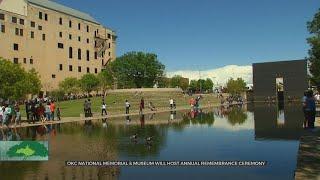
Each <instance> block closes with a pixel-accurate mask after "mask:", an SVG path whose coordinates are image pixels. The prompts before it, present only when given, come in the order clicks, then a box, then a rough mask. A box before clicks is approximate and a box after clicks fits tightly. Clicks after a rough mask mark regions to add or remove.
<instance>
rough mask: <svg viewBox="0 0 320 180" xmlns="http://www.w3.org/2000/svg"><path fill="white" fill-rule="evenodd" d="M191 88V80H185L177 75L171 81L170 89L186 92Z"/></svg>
mask: <svg viewBox="0 0 320 180" xmlns="http://www.w3.org/2000/svg"><path fill="white" fill-rule="evenodd" d="M188 86H189V79H187V78H184V77H182V76H180V75H175V76H173V77H172V78H171V80H170V87H173V88H175V87H179V88H181V89H183V90H186V89H187V88H188Z"/></svg>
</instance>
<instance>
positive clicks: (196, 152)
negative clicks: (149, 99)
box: [0, 104, 303, 180]
mask: <svg viewBox="0 0 320 180" xmlns="http://www.w3.org/2000/svg"><path fill="white" fill-rule="evenodd" d="M302 122H303V115H302V112H301V107H300V106H299V105H293V104H289V105H286V106H278V105H274V104H269V105H265V104H255V105H250V104H249V105H244V106H243V107H242V106H241V107H240V106H234V107H220V108H212V109H205V110H203V111H202V112H196V111H182V112H170V113H158V114H146V115H141V116H132V117H129V116H128V117H123V118H116V119H108V120H97V121H88V122H80V123H66V124H60V125H59V124H57V125H51V126H47V127H44V126H39V127H32V128H21V129H12V130H10V131H9V130H6V131H3V132H2V133H0V139H1V140H3V139H9V140H48V141H49V150H50V152H49V153H50V154H49V161H48V162H14V163H12V162H11V163H8V162H2V163H0V179H5V180H7V179H28V180H29V179H85V180H87V179H138V178H141V179H178V178H183V179H293V175H294V170H295V168H296V161H297V152H298V147H299V137H300V134H301V132H302V131H303V130H302ZM134 134H137V138H136V139H134V140H133V139H132V138H130V137H132V136H133V135H134ZM147 137H152V142H150V143H149V142H146V140H145V138H147ZM67 160H138V161H144V160H146V161H153V160H188V161H189V160H190V161H192V160H206V161H208V160H244V161H251V160H252V161H267V165H266V166H264V167H213V166H210V167H203V166H202V167H172V166H170V167H124V166H122V167H69V166H65V161H67Z"/></svg>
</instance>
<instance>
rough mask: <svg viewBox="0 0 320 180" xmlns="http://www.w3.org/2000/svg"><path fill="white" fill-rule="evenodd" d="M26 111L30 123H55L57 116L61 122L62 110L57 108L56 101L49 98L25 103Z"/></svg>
mask: <svg viewBox="0 0 320 180" xmlns="http://www.w3.org/2000/svg"><path fill="white" fill-rule="evenodd" d="M25 110H26V115H27V120H28V123H30V122H31V121H32V122H33V123H34V122H35V121H41V122H45V121H51V120H52V121H54V120H55V116H56V117H57V120H59V121H60V120H61V109H60V107H59V106H58V107H56V105H55V102H54V100H52V99H49V98H43V99H34V100H29V101H25Z"/></svg>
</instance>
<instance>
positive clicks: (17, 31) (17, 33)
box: [15, 28, 19, 36]
mask: <svg viewBox="0 0 320 180" xmlns="http://www.w3.org/2000/svg"><path fill="white" fill-rule="evenodd" d="M15 32H16V35H17V36H19V29H18V28H16V31H15Z"/></svg>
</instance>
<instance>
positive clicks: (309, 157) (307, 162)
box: [295, 118, 320, 180]
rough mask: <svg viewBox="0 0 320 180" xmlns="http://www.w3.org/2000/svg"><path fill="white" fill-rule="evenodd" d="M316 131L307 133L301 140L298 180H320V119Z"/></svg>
mask: <svg viewBox="0 0 320 180" xmlns="http://www.w3.org/2000/svg"><path fill="white" fill-rule="evenodd" d="M316 127H317V129H316V131H315V132H310V131H306V132H305V134H304V135H303V136H302V137H301V138H300V147H299V152H298V162H297V168H296V172H295V179H296V180H305V179H308V180H320V118H317V120H316Z"/></svg>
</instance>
